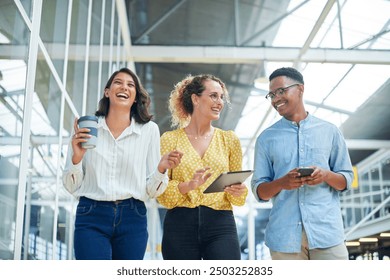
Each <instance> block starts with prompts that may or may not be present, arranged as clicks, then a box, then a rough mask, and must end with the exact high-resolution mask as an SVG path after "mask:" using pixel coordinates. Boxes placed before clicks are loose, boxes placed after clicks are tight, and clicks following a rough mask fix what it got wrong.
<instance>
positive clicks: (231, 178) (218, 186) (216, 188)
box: [203, 170, 253, 193]
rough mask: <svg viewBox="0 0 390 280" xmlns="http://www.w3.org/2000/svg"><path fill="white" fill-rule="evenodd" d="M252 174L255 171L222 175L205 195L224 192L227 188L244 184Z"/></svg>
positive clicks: (231, 172) (232, 172)
mask: <svg viewBox="0 0 390 280" xmlns="http://www.w3.org/2000/svg"><path fill="white" fill-rule="evenodd" d="M252 173H253V170H243V171H230V172H224V173H221V174H220V175H219V176H218V177H217V179H215V181H214V182H212V183H211V185H210V186H209V187H208V188H207V189H206V190H205V191H204V192H203V193H214V192H223V191H224V189H225V188H226V186H229V185H233V184H240V183H243V182H244V181H245V180H246V179H247V178H248V177H249V176H250V175H251V174H252Z"/></svg>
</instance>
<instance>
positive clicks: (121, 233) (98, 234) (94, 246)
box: [74, 197, 148, 260]
mask: <svg viewBox="0 0 390 280" xmlns="http://www.w3.org/2000/svg"><path fill="white" fill-rule="evenodd" d="M147 241H148V230H147V221H146V207H145V204H144V202H142V201H140V200H137V199H134V198H129V199H126V200H121V201H116V202H113V201H96V200H92V199H89V198H86V197H81V198H80V201H79V204H78V206H77V211H76V222H75V233H74V250H75V257H76V259H77V260H111V259H112V260H142V259H143V257H144V255H145V250H146V245H147Z"/></svg>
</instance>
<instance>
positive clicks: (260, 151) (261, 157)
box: [251, 135, 274, 202]
mask: <svg viewBox="0 0 390 280" xmlns="http://www.w3.org/2000/svg"><path fill="white" fill-rule="evenodd" d="M273 178H274V171H273V169H272V165H271V160H270V159H269V156H268V153H267V148H266V146H265V143H264V141H262V135H260V136H259V138H257V140H256V144H255V155H254V172H253V175H252V180H251V189H252V193H253V195H254V197H255V199H256V200H257V201H258V202H268V200H263V199H261V198H260V197H259V196H258V194H257V188H258V187H259V185H260V184H262V183H265V182H271V181H272V180H273Z"/></svg>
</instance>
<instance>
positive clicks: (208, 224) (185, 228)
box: [162, 206, 241, 260]
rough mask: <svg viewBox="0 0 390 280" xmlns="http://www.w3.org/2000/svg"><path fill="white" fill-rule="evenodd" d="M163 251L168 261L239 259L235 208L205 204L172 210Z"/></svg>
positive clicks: (168, 213)
mask: <svg viewBox="0 0 390 280" xmlns="http://www.w3.org/2000/svg"><path fill="white" fill-rule="evenodd" d="M162 254H163V258H164V259H165V260H201V259H203V260H239V259H240V258H241V252H240V245H239V242H238V235H237V228H236V223H235V221H234V216H233V211H229V210H214V209H211V208H209V207H205V206H199V207H196V208H185V207H177V208H173V209H170V210H168V211H167V213H166V215H165V219H164V230H163V240H162Z"/></svg>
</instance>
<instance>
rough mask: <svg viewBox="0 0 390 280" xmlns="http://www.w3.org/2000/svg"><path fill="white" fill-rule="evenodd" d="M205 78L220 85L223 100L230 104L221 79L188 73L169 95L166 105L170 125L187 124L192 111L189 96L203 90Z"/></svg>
mask: <svg viewBox="0 0 390 280" xmlns="http://www.w3.org/2000/svg"><path fill="white" fill-rule="evenodd" d="M207 80H212V81H215V82H217V83H219V84H220V85H221V88H222V91H223V94H224V101H225V102H226V103H227V104H230V99H229V93H228V91H227V89H226V86H225V84H224V83H223V82H222V81H221V79H219V78H217V77H215V76H214V75H211V74H200V75H196V76H192V75H188V76H187V77H185V78H184V79H183V80H181V81H180V82H178V83H177V84H176V85H175V86H174V89H173V90H172V91H171V94H170V97H169V101H168V106H169V111H170V112H171V126H172V127H179V128H183V127H186V126H187V125H188V123H189V122H190V120H191V115H192V113H193V112H194V105H193V104H192V99H191V96H192V95H193V94H196V95H197V96H201V95H202V92H203V91H204V90H205V86H204V82H205V81H207Z"/></svg>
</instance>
